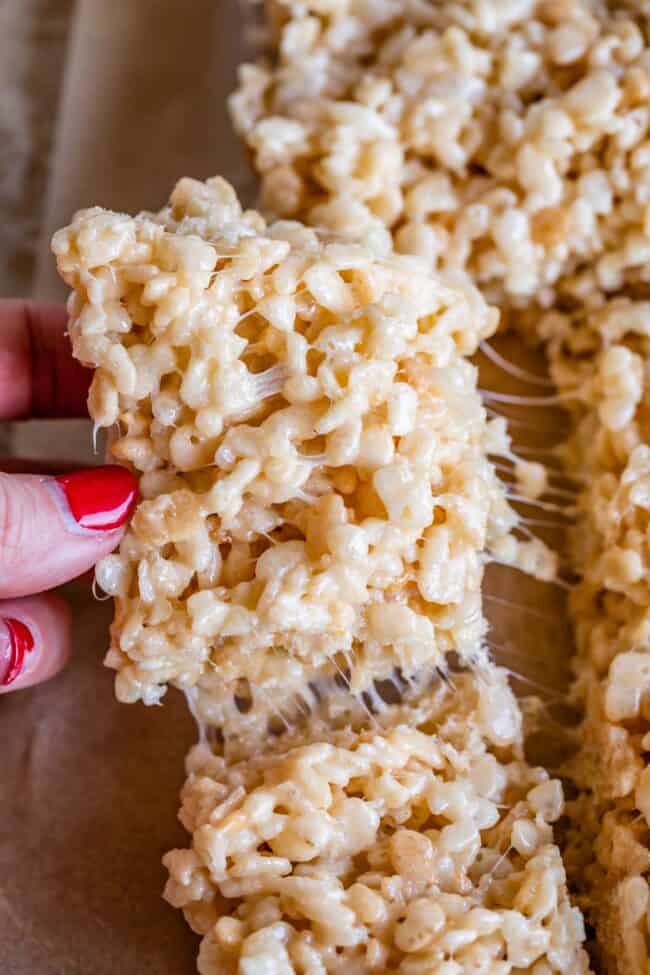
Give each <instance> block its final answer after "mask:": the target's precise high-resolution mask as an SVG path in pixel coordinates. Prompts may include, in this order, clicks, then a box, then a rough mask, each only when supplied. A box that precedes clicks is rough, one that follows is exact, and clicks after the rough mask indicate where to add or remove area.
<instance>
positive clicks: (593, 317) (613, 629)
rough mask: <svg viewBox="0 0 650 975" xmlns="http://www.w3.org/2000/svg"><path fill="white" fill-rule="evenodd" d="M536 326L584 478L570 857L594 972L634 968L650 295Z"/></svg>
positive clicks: (572, 455) (641, 892)
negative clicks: (593, 946) (589, 930)
mask: <svg viewBox="0 0 650 975" xmlns="http://www.w3.org/2000/svg"><path fill="white" fill-rule="evenodd" d="M538 329H539V334H540V336H541V337H542V338H544V339H545V340H546V342H547V348H548V354H549V359H550V363H551V369H552V373H553V376H554V378H555V380H556V382H557V384H558V387H559V388H560V390H562V391H563V392H564V394H565V395H566V394H570V398H569V399H567V406H568V407H569V408H570V409H571V411H572V414H573V420H574V424H573V432H572V435H571V438H570V440H569V442H568V444H567V445H566V446H565V448H564V455H565V462H566V467H567V470H568V471H569V472H570V473H571V474H572V475H573V476H574V477H576V478H577V481H578V484H579V486H580V492H579V495H578V504H577V513H578V522H577V525H576V528H575V531H574V532H573V536H572V542H573V544H572V551H571V557H572V562H573V565H574V567H575V571H576V573H578V574H579V576H580V581H579V583H578V585H577V587H576V589H575V591H574V592H573V593H572V594H571V598H570V602H569V607H570V611H571V614H572V617H573V620H574V628H575V634H576V642H577V651H578V653H577V657H576V661H575V669H576V673H577V683H576V687H575V694H576V697H577V698H579V700H580V702H581V703H582V705H583V706H584V710H585V718H584V722H583V725H582V728H581V739H582V744H581V749H580V751H579V753H578V755H577V756H576V758H575V759H574V760H573V761H572V763H571V765H570V767H569V769H568V771H569V772H570V774H571V776H572V778H573V779H574V781H575V783H576V784H577V785H578V787H579V788H580V790H581V795H580V797H579V799H578V800H577V801H576V802H575V803H572V804H571V805H570V808H569V811H570V814H571V821H572V828H571V831H570V834H569V843H568V848H567V857H568V861H567V862H568V865H569V867H570V872H571V876H572V880H573V882H574V884H575V887H576V889H577V891H578V892H579V895H580V896H579V902H580V903H581V905H582V906H583V907H584V909H585V911H586V913H587V916H588V919H589V920H590V921H591V923H592V924H593V925H594V927H595V929H596V934H597V946H598V953H599V957H600V958H601V960H602V963H603V965H604V969H605V970H606V971H611V972H615V973H616V975H636V973H638V972H641V971H645V970H646V968H647V967H648V964H649V960H650V951H649V950H648V945H649V944H650V927H649V925H648V908H649V906H650V886H649V881H650V842H649V840H648V836H649V833H648V830H649V828H650V771H649V769H648V751H649V750H650V303H648V302H644V301H631V300H629V299H627V298H620V299H616V300H612V301H609V302H607V303H605V304H604V305H603V306H602V307H600V308H598V309H596V310H594V311H592V312H588V311H586V310H585V309H584V308H579V309H576V310H574V311H572V312H560V311H553V312H549V313H548V314H547V315H545V316H543V317H542V319H541V321H540V323H539V325H538Z"/></svg>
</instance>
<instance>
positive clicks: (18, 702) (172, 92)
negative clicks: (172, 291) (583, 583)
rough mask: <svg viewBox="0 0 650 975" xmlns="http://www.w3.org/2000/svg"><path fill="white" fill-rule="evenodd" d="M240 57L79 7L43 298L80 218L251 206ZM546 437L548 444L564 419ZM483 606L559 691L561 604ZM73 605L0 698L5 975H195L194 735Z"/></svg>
mask: <svg viewBox="0 0 650 975" xmlns="http://www.w3.org/2000/svg"><path fill="white" fill-rule="evenodd" d="M242 50H243V37H242V24H241V17H240V15H239V13H238V11H237V9H236V6H235V0H78V4H77V10H76V15H75V20H74V25H73V32H72V37H71V40H70V45H69V52H68V59H67V66H66V74H65V80H64V91H63V100H62V105H61V114H60V121H59V124H58V136H57V145H56V150H55V155H54V160H53V171H52V178H51V185H50V189H49V194H48V199H47V205H46V219H45V228H44V232H43V242H42V246H41V253H40V258H39V265H38V273H37V284H36V293H37V296H38V297H62V296H63V294H64V292H63V290H62V288H61V286H60V284H59V282H58V279H57V278H56V274H55V270H54V265H53V261H52V259H51V258H50V256H49V249H48V246H47V244H48V241H49V237H50V235H51V232H52V231H53V230H54V229H56V228H57V227H59V226H61V225H63V224H65V223H66V222H67V221H68V220H69V217H70V215H71V213H72V212H73V211H74V210H75V209H78V208H79V207H82V206H89V205H95V204H100V205H103V206H108V207H112V208H116V209H124V210H139V209H154V208H157V207H158V206H160V205H161V204H162V203H163V202H164V200H165V198H166V196H167V194H168V192H169V190H170V188H171V187H172V185H173V184H174V182H175V180H176V179H177V178H178V177H179V176H181V175H191V176H196V177H199V178H204V177H206V176H209V175H212V174H214V173H216V172H220V173H222V174H223V175H224V176H226V177H227V178H229V179H230V180H231V181H232V182H233V183H234V184H235V185H236V187H237V188H238V190H239V191H240V192H242V193H243V194H244V196H245V197H247V198H248V199H249V200H250V198H251V195H250V194H251V186H252V184H251V179H250V177H249V175H248V173H247V170H246V167H245V165H244V162H243V158H242V155H241V153H240V150H239V147H238V144H237V140H236V139H235V138H234V136H233V135H232V133H231V130H230V126H229V123H228V119H227V113H226V109H225V103H224V99H225V95H226V94H227V93H228V92H229V91H230V90H231V89H232V87H233V83H234V68H235V65H236V64H237V63H238V61H239V60H241V57H242ZM511 351H512V352H513V353H514V354H517V355H519V354H520V352H521V350H519V349H517V348H516V346H515V347H514V348H513V349H512V350H511ZM502 378H503V377H502V376H499V375H495V374H486V378H485V379H484V380H483V384H484V385H490V386H492V387H494V386H495V385H497V383H498V382H499V380H501V379H502ZM503 388H510V387H509V386H507V385H504V386H503ZM535 422H536V423H542V419H540V418H538V417H535ZM543 422H545V423H546V424H547V425H548V427H549V429H550V430H551V431H552V430H553V429H554V428H555V427H556V425H557V417H554V416H550V417H546V418H545V419H544V420H543ZM66 440H67V435H66V432H65V429H64V428H63V427H61V426H56V427H50V428H48V430H46V431H45V432H44V431H43V429H41V430H40V431H36V432H35V434H34V436H33V437H32V438H31V440H30V437H25V436H23V437H22V439H21V438H19V443H20V445H21V448H23V449H28V448H29V446H30V443H32V444H36V446H37V448H38V451H40V452H41V453H43V452H44V449H45V448H44V446H43V445H44V444H47V449H48V450H49V451H50V452H51V455H52V456H55V455H58V456H59V457H60V456H62V455H65V448H66ZM89 442H90V437H89V436H88V443H89ZM536 442H539V437H537V440H536ZM33 452H34V451H32V453H33ZM488 594H489V595H490V596H491V597H492V599H491V600H488V601H487V602H486V610H487V612H488V614H489V616H490V619H491V622H492V625H493V639H494V641H495V643H497V644H498V645H499V646H500V647H502V646H506V647H507V648H509V650H508V651H507V652H506V654H505V655H504V656H503V658H502V659H503V661H504V662H505V663H506V664H507V665H508V666H510V667H512V668H513V669H514V670H517V671H519V672H523V673H524V674H525V675H526V676H527V678H528V679H529V680H530V679H532V680H535V681H541V682H543V683H544V684H545V685H549V686H552V687H557V688H561V687H562V686H563V684H564V683H565V682H566V677H567V664H568V656H569V648H570V643H569V640H568V636H567V627H566V623H565V621H564V618H563V608H562V600H561V599H560V597H559V594H558V592H557V590H554V589H552V588H551V587H548V586H539V585H537V584H536V583H534V582H532V581H530V580H528V579H525V578H524V577H523V576H521V575H519V574H517V573H513V572H510V571H507V570H500V569H498V568H491V569H490V571H489V577H488ZM68 595H69V598H70V600H71V602H72V605H73V608H74V616H75V656H74V660H73V663H72V664H71V666H70V667H69V669H68V670H67V671H66V672H65V673H64V674H62V675H61V676H59V677H58V678H57V679H55V680H54V681H52V682H51V683H49V684H48V685H46V686H43V687H39V688H35V689H33V690H27V691H22V692H19V693H15V694H10V695H5V696H3V697H1V698H0V763H1V765H0V973H2V975H190V973H192V972H194V971H195V957H196V949H197V939H196V938H195V937H194V936H193V935H192V934H191V933H190V931H189V929H188V928H186V926H185V924H184V922H183V919H182V917H181V916H180V914H179V912H176V911H174V910H172V909H171V908H170V907H168V906H167V905H166V904H165V903H164V902H163V901H162V900H161V897H160V893H161V890H162V887H163V884H164V879H165V872H164V870H163V868H162V867H161V865H160V858H161V856H162V854H163V853H164V852H165V851H166V850H168V849H170V848H172V847H173V846H175V845H177V844H179V843H183V842H184V834H183V831H182V829H181V827H180V826H179V825H178V823H177V821H176V812H177V808H178V798H177V797H178V791H179V789H180V786H181V784H182V781H183V777H184V776H183V758H184V755H185V753H186V751H187V749H188V747H189V746H190V744H191V743H192V742H193V741H194V739H195V730H194V727H193V723H192V721H191V719H190V718H189V716H188V714H187V712H186V708H185V704H184V701H183V700H181V699H180V696H179V695H178V694H176V693H173V692H170V693H169V694H168V695H167V697H166V698H165V700H164V705H163V706H162V707H160V708H149V709H145V708H144V707H142V706H141V705H137V706H132V707H127V706H120V705H118V704H117V703H116V702H115V701H114V698H113V689H112V677H111V675H110V674H109V672H108V671H106V670H104V669H103V668H102V666H101V659H102V656H103V654H104V651H105V649H106V645H107V630H108V624H109V621H110V615H111V609H110V604H106V603H104V604H99V603H96V602H94V601H93V599H92V597H91V595H90V592H89V589H88V586H87V585H83V584H81V583H77V584H75V585H73V586H71V587H69V590H68ZM494 597H496V599H497V600H500V599H506V600H511V601H514V602H515V603H516V604H519V605H521V606H524V607H528V608H527V609H523V610H520V609H517V608H512V607H510V608H506V607H504V606H503V605H502V604H501V603H499V602H495V601H494ZM530 610H532V612H530ZM513 652H514V657H513V656H512V653H513ZM520 686H521V688H522V689H524V690H530V686H529V685H528V684H525V683H523V684H520ZM548 758H549V763H550V764H553V762H554V758H553V756H552V755H551V754H550V753H549V756H548Z"/></svg>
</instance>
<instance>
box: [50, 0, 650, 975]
mask: <svg viewBox="0 0 650 975" xmlns="http://www.w3.org/2000/svg"><path fill="white" fill-rule="evenodd" d="M259 13H260V16H261V17H262V19H263V21H264V24H265V27H266V34H265V38H266V46H265V49H264V50H263V51H261V52H260V57H259V59H258V60H257V61H256V62H255V63H249V64H244V65H242V66H241V68H240V74H239V84H238V87H237V90H236V91H235V92H234V93H233V94H232V96H231V98H230V110H231V115H232V119H233V123H234V128H235V130H236V132H237V133H238V134H239V136H240V137H241V139H242V140H243V142H244V144H245V146H246V148H247V150H248V152H249V158H250V161H251V164H252V167H253V169H254V171H255V173H256V174H257V176H258V177H259V190H260V192H259V207H258V210H246V209H244V208H243V207H242V205H241V204H240V202H239V200H238V198H237V196H236V194H235V192H234V190H233V189H232V187H231V186H230V185H229V184H228V183H226V182H225V181H224V180H222V179H220V178H219V177H215V178H212V179H208V180H206V181H205V182H200V181H198V180H194V179H189V178H184V179H181V180H180V181H179V182H178V183H177V185H176V187H175V189H174V190H173V192H172V194H171V197H170V199H169V202H168V204H167V206H165V207H164V208H163V209H162V210H161V211H160V212H158V213H149V212H143V213H140V214H138V215H136V216H129V215H127V214H122V213H116V212H112V211H108V210H102V209H100V208H93V209H86V210H82V211H80V212H78V213H77V214H75V215H74V217H73V218H72V221H71V222H70V224H69V225H68V226H67V227H65V228H64V229H63V230H60V231H59V232H57V233H56V234H55V236H54V239H53V245H52V246H53V251H54V254H55V256H56V260H57V266H58V270H59V273H60V275H61V277H62V278H63V280H64V281H65V283H66V284H67V285H68V286H69V287H70V289H71V295H70V299H69V306H68V307H69V312H70V335H71V340H72V344H73V350H74V354H75V356H76V357H77V358H78V359H79V360H80V361H81V362H83V363H84V364H85V365H87V366H90V367H92V368H93V369H94V370H95V374H94V380H93V384H92V388H91V393H90V398H89V409H90V413H91V416H92V418H93V420H94V422H95V427H96V429H97V430H99V429H102V430H106V431H107V432H108V435H109V445H110V446H109V449H110V453H111V456H112V458H114V459H115V460H116V461H117V462H119V463H122V464H125V465H127V466H128V467H130V469H132V470H133V471H135V472H136V474H137V475H138V477H139V481H140V500H139V505H138V507H137V510H136V512H135V515H134V517H133V520H132V523H131V526H130V529H129V531H128V533H127V535H126V536H125V538H124V540H123V542H122V544H121V546H120V549H119V550H118V551H117V552H115V553H114V554H113V555H111V556H110V557H109V558H107V559H105V560H104V561H103V562H102V563H100V565H99V566H98V567H97V583H98V585H99V587H100V588H101V590H102V591H103V592H105V593H106V594H107V595H108V596H110V597H113V598H114V600H115V618H114V622H113V625H112V628H111V647H110V650H109V652H108V655H107V657H106V663H107V665H108V666H109V667H110V668H112V669H113V670H114V671H115V672H116V678H115V690H116V694H117V697H118V699H119V700H120V701H123V702H125V703H134V702H137V701H142V702H144V703H145V704H148V705H153V704H158V703H160V702H161V700H162V698H163V696H164V694H165V693H166V690H167V688H168V687H170V686H171V687H174V688H177V689H180V690H181V691H182V692H184V694H185V697H186V700H187V705H188V707H189V709H190V711H191V712H192V714H193V716H194V717H195V719H196V721H197V726H198V731H199V743H198V744H197V745H196V746H195V747H194V748H193V749H192V750H191V751H190V754H189V755H188V758H187V762H186V771H187V782H186V785H185V787H184V789H183V793H182V808H181V812H180V820H181V823H182V825H183V826H184V828H185V830H186V831H187V833H188V834H189V843H188V845H187V847H186V848H179V849H176V850H173V851H171V852H170V853H168V854H167V855H166V856H165V858H164V864H165V867H166V869H167V871H168V875H169V879H168V881H167V885H166V888H165V898H166V900H167V901H168V902H169V903H170V904H171V905H173V906H174V907H176V908H180V909H182V910H183V913H184V915H185V917H186V919H187V921H188V923H189V925H190V927H191V928H192V930H193V931H195V932H196V933H197V934H198V935H200V937H201V939H202V940H201V946H200V949H199V957H198V971H199V973H200V975H524V973H529V975H580V973H587V972H590V971H593V972H595V973H601V975H648V973H649V972H650V921H649V918H650V886H649V884H650V772H648V766H647V764H646V758H647V755H648V753H650V723H649V722H650V704H649V703H648V702H649V701H650V344H649V338H650V301H649V300H648V299H649V298H650V293H649V290H648V287H649V283H650V7H649V6H648V4H647V3H646V2H645V0H627V2H625V0H621V2H615V0H562V2H560V0H440V2H435V0H372V2H367V0H300V2H299V0H267V3H266V5H265V6H264V10H263V12H259ZM242 16H244V15H242ZM500 325H501V328H502V329H507V328H511V329H513V330H514V331H515V333H516V334H517V335H518V336H519V341H520V342H524V341H525V342H529V343H532V344H534V345H536V346H538V347H540V348H542V349H543V353H544V355H545V356H546V359H547V361H548V367H549V376H550V379H548V380H546V379H541V378H538V379H537V380H535V378H534V377H533V380H532V381H533V382H537V388H536V389H535V390H534V395H531V396H523V395H522V396H519V395H516V394H513V395H509V394H503V393H496V394H495V393H494V392H492V391H490V390H486V389H484V388H481V386H480V385H479V379H478V368H477V365H476V362H477V360H476V358H475V357H476V355H477V353H479V352H480V351H483V352H484V353H485V354H486V355H487V356H488V358H489V357H492V361H493V362H495V361H496V362H497V363H500V365H501V367H502V368H503V369H504V370H505V371H506V372H507V371H508V370H510V371H511V372H512V374H513V375H515V376H516V377H518V378H522V377H523V376H524V373H523V372H522V371H521V370H519V372H517V367H516V366H512V365H510V364H509V363H508V362H507V361H504V360H503V359H502V358H499V354H498V353H497V352H495V351H494V350H492V347H491V346H490V344H489V341H490V339H491V338H492V337H493V336H494V335H495V333H496V332H497V329H498V328H499V326H500ZM495 356H496V359H495ZM550 387H554V388H553V389H552V390H551V389H550ZM538 394H539V395H538ZM558 404H559V405H561V406H562V407H563V409H564V410H565V415H566V423H567V428H568V430H569V432H568V436H567V438H566V440H565V441H563V442H562V443H561V445H559V446H548V447H544V448H543V449H541V451H539V452H538V453H535V449H533V450H532V452H530V453H526V451H525V450H524V449H523V448H522V451H521V454H518V453H517V445H516V443H515V442H513V440H512V439H511V436H510V432H509V426H508V419H509V418H510V419H511V420H512V421H513V423H519V424H521V425H523V426H524V427H526V426H527V425H529V426H530V427H534V420H533V419H532V417H531V415H530V414H531V411H534V410H535V409H537V408H544V407H545V406H546V405H548V406H553V407H555V406H557V405H558ZM513 410H514V413H513ZM540 458H541V460H540ZM542 461H544V462H542ZM547 461H548V463H547ZM560 472H562V473H560ZM560 477H562V480H561V481H559V480H558V478H560ZM559 483H561V485H562V486H561V487H560V488H558V487H557V485H558V484H559ZM552 484H555V485H556V486H555V487H552V486H551V485H552ZM553 491H554V492H555V494H553ZM549 492H550V493H549ZM547 495H548V497H550V498H551V500H548V499H547V500H541V499H543V498H545V497H546V496H547ZM557 498H564V499H566V501H567V503H566V504H565V505H563V506H562V507H560V506H559V505H558V504H556V503H555V501H556V500H557ZM535 505H536V506H537V508H535V507H534V506H535ZM531 506H533V507H532V508H531ZM531 510H532V511H533V515H534V516H533V517H531V514H530V512H531ZM540 511H541V512H542V513H547V512H554V513H555V512H558V513H559V516H560V517H561V519H562V523H564V522H567V523H569V525H570V527H569V528H568V530H567V532H566V539H565V542H566V544H565V545H564V548H563V550H562V551H561V552H558V553H556V552H555V551H553V550H552V548H551V547H550V546H549V545H548V544H547V542H546V541H543V540H542V536H544V531H543V530H541V531H540V532H537V531H534V530H531V529H534V528H536V527H539V526H542V529H543V527H544V525H547V524H548V523H547V522H544V521H542V520H540V519H537V520H536V514H537V513H539V512H540ZM544 537H546V536H544ZM490 563H495V564H500V565H503V566H507V567H510V568H513V569H516V570H518V571H519V572H523V573H526V574H528V575H529V576H532V577H535V578H536V579H538V580H540V581H545V582H550V583H552V584H556V585H557V586H558V587H561V588H563V589H567V590H568V600H567V612H568V615H569V617H570V620H571V624H572V627H573V631H574V635H575V644H576V654H575V657H574V659H573V662H572V667H573V670H572V674H573V683H572V688H571V692H570V695H569V700H568V702H567V701H564V702H563V703H564V704H567V703H569V704H570V705H571V707H572V708H573V709H574V710H575V712H576V713H577V714H578V715H579V717H578V719H577V723H574V724H573V725H572V726H571V727H570V728H569V727H565V726H561V725H563V722H564V724H566V723H567V722H568V719H566V720H565V719H562V720H560V722H559V723H557V722H554V720H553V719H551V718H550V715H549V714H548V713H547V710H548V709H547V706H546V704H545V703H543V702H541V703H540V702H539V701H536V700H535V699H534V697H533V695H532V694H531V693H530V688H528V696H527V699H526V700H525V701H523V702H522V701H520V700H518V699H517V698H516V697H515V695H514V693H513V690H512V688H511V686H510V684H509V679H508V678H509V672H508V671H507V670H505V669H503V668H502V667H500V666H498V665H497V663H496V661H495V659H494V657H493V652H492V650H493V647H494V645H492V646H491V642H490V634H489V627H488V624H487V621H486V618H485V614H484V609H483V597H484V595H485V593H484V582H485V568H486V566H488V565H489V564H490ZM532 609H533V612H534V607H532ZM545 722H546V723H545ZM540 728H541V731H540ZM549 729H550V730H549ZM535 733H537V734H539V733H541V734H542V735H547V737H548V739H549V742H548V744H549V748H548V749H547V753H548V754H549V755H550V754H551V752H552V748H551V744H552V743H551V738H553V741H554V742H555V738H557V739H558V740H559V739H560V738H563V737H566V739H567V740H569V741H570V743H571V745H572V747H571V749H570V751H569V753H568V757H564V755H563V758H562V760H561V762H560V763H559V767H554V768H552V769H550V768H549V769H544V768H542V767H539V766H538V764H537V763H536V762H533V761H532V760H531V758H530V755H531V751H530V749H529V748H528V750H527V746H529V745H530V743H531V741H532V737H533V734H535ZM585 922H586V923H585ZM592 966H593V967H592Z"/></svg>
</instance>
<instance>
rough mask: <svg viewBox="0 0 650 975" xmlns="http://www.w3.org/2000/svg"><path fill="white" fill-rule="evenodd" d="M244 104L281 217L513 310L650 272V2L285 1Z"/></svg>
mask: <svg viewBox="0 0 650 975" xmlns="http://www.w3.org/2000/svg"><path fill="white" fill-rule="evenodd" d="M270 8H271V16H270V20H271V22H272V24H273V28H274V36H273V44H272V52H271V56H270V58H269V59H267V60H262V61H260V63H259V64H257V65H251V64H249V65H244V66H242V68H241V69H240V82H239V90H238V91H237V93H236V94H235V95H234V96H233V97H232V100H231V109H232V115H233V119H234V122H235V126H236V128H237V131H238V132H239V133H240V134H241V135H242V137H243V138H244V140H245V142H246V144H247V145H248V147H249V149H250V152H251V155H252V158H253V162H254V166H255V169H256V170H257V172H258V173H259V175H260V178H261V194H262V195H261V200H262V207H263V209H264V211H265V212H267V213H271V214H275V215H280V216H291V217H298V218H300V219H302V220H305V221H306V222H307V223H310V224H313V225H318V226H327V227H330V228H333V229H335V230H336V231H338V232H340V233H345V234H348V235H351V236H358V235H360V234H363V233H364V232H372V233H374V234H375V235H377V234H378V233H381V232H382V230H383V232H384V233H385V232H386V230H385V228H388V230H389V231H390V233H391V234H392V236H393V239H394V241H395V247H396V249H397V250H399V251H403V252H406V253H414V254H419V255H421V256H423V257H425V258H426V259H427V260H428V261H429V262H430V264H431V266H432V267H437V268H454V269H456V270H459V271H465V272H467V273H468V274H469V276H470V279H471V280H472V282H473V283H474V284H475V285H477V286H479V287H480V288H481V289H482V291H483V293H484V294H485V295H486V296H487V297H488V298H489V300H493V301H495V303H497V304H499V305H501V306H505V305H507V304H509V305H515V306H516V305H523V306H526V305H527V304H529V303H530V302H531V301H533V302H535V303H537V304H541V305H543V306H547V307H548V306H550V305H552V304H553V302H554V300H555V298H556V297H557V296H558V295H559V294H561V295H563V296H566V295H567V294H571V295H573V296H577V297H579V298H580V299H587V300H590V296H593V295H594V294H597V293H602V292H611V291H616V290H618V289H620V288H621V287H622V286H623V285H626V284H627V285H634V286H640V287H643V286H647V284H648V281H649V280H650V279H649V273H648V266H649V260H650V142H649V141H648V129H649V125H650V107H649V98H650V47H649V39H650V34H649V28H648V24H649V19H648V11H647V5H645V6H644V4H643V3H642V2H639V3H627V4H621V3H617V4H610V3H605V2H603V3H600V2H599V3H594V2H591V0H519V2H514V3H505V2H503V0H481V2H462V3H459V2H456V0H445V2H436V3H434V2H426V0H425V2H420V0H413V2H410V0H409V2H399V3H395V2H391V0H382V2H379V3H372V4H369V3H366V2H363V0H305V2H298V0H272V2H271V4H270Z"/></svg>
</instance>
